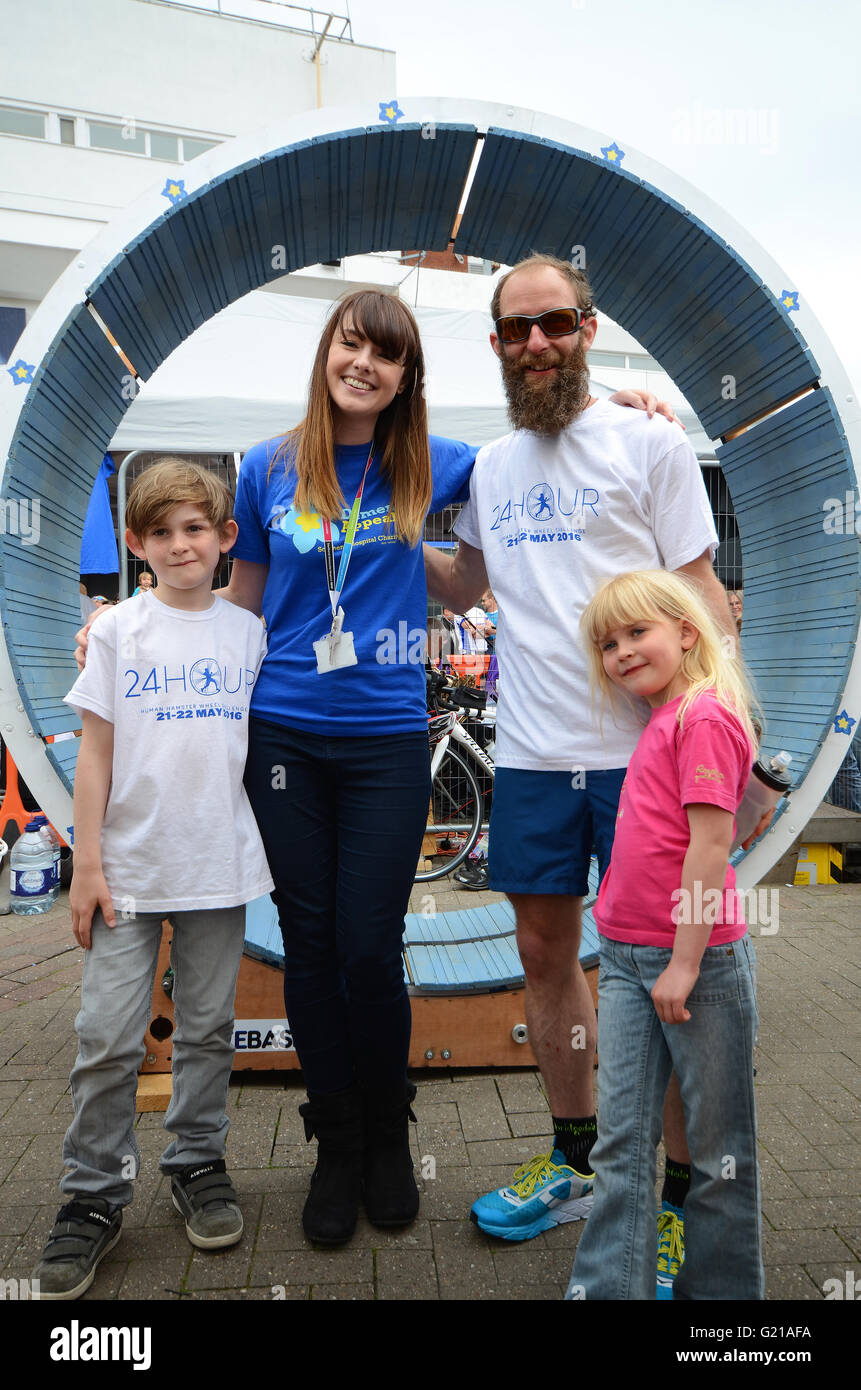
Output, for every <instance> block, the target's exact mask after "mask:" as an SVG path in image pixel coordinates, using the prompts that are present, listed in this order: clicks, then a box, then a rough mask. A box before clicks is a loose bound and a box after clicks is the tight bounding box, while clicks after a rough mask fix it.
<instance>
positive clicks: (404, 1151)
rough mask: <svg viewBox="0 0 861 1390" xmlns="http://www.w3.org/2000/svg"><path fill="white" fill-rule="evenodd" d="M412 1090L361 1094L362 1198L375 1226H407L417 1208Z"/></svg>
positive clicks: (390, 1089) (369, 1089) (399, 1088)
mask: <svg viewBox="0 0 861 1390" xmlns="http://www.w3.org/2000/svg"><path fill="white" fill-rule="evenodd" d="M415 1098H416V1088H415V1086H413V1085H411V1083H410V1082H408V1081H404V1082H403V1083H402V1084H401V1085H400V1086H395V1087H388V1088H386V1089H385V1090H381V1089H380V1088H376V1089H374V1088H372V1087H370V1086H369V1087H367V1088H366V1089H365V1092H364V1150H365V1151H364V1160H363V1180H362V1196H363V1199H364V1203H365V1211H366V1213H367V1216H368V1220H369V1221H371V1222H373V1224H374V1225H375V1226H408V1225H409V1223H410V1222H411V1221H414V1220H415V1218H416V1216H417V1214H418V1209H419V1190H418V1188H417V1187H416V1180H415V1178H414V1177H413V1161H412V1158H411V1156H410V1135H409V1128H410V1120H412V1121H413V1122H415V1118H416V1117H415V1115H414V1114H413V1112H412V1110H411V1108H410V1107H411V1104H412V1102H413V1101H414V1100H415Z"/></svg>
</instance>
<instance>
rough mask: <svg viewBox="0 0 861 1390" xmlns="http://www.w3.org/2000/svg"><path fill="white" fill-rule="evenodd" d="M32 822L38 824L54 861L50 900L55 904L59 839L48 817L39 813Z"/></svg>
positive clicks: (58, 870) (58, 864)
mask: <svg viewBox="0 0 861 1390" xmlns="http://www.w3.org/2000/svg"><path fill="white" fill-rule="evenodd" d="M33 820H34V821H35V822H36V823H37V824H38V826H39V827H40V829H41V831H42V834H43V835H44V836H45V839H46V840H47V841H48V844H49V845H50V846H51V854H52V856H53V860H54V880H53V885H52V888H51V898H52V901H53V902H56V901H57V899H58V898H59V896H60V837H59V835H58V834H57V832H56V830H55V829H54V827H53V825H52V824H51V822H50V821H49V820H48V817H47V816H45V815H42V814H41V812H40V814H39V815H34V816H33Z"/></svg>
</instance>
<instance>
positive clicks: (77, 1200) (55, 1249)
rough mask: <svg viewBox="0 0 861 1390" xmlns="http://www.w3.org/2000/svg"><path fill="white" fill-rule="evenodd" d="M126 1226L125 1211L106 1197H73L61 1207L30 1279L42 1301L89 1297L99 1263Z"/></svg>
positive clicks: (111, 1248)
mask: <svg viewBox="0 0 861 1390" xmlns="http://www.w3.org/2000/svg"><path fill="white" fill-rule="evenodd" d="M122 1224H123V1212H122V1208H121V1207H112V1206H111V1204H110V1202H108V1201H106V1200H105V1198H104V1197H86V1196H83V1197H73V1198H72V1200H71V1202H69V1203H67V1205H66V1206H64V1207H61V1208H60V1210H59V1213H58V1215H57V1220H56V1222H55V1223H54V1227H53V1230H52V1231H51V1234H50V1236H49V1237H48V1243H47V1244H46V1246H45V1249H44V1250H43V1251H42V1254H41V1257H40V1259H39V1263H38V1264H37V1265H36V1267H35V1269H34V1270H33V1273H32V1275H31V1276H30V1277H31V1282H32V1283H33V1284H35V1283H36V1281H37V1280H38V1287H39V1293H38V1297H39V1298H40V1299H61V1298H64V1299H71V1298H80V1296H81V1294H82V1293H86V1291H87V1289H88V1288H89V1287H90V1285H91V1284H92V1282H93V1280H94V1279H95V1277H96V1269H97V1268H98V1264H99V1261H100V1260H101V1259H103V1258H104V1256H105V1255H107V1253H108V1251H109V1250H113V1248H114V1246H115V1245H116V1243H117V1241H118V1240H119V1238H120V1235H121V1231H122ZM34 1296H35V1295H34Z"/></svg>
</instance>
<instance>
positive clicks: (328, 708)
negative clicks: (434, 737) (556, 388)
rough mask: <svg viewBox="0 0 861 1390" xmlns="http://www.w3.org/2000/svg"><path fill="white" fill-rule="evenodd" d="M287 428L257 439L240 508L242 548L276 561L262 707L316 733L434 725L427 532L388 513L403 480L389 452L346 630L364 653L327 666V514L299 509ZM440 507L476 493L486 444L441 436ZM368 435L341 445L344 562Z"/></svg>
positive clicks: (437, 450) (369, 514)
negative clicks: (323, 660)
mask: <svg viewBox="0 0 861 1390" xmlns="http://www.w3.org/2000/svg"><path fill="white" fill-rule="evenodd" d="M281 442H282V440H281V439H270V440H267V441H264V442H263V443H262V444H255V445H254V447H253V448H252V449H249V451H248V453H247V454H246V455H245V457H244V459H243V460H242V466H241V468H240V470H239V485H238V488H237V493H236V507H235V511H234V515H235V517H236V521H237V523H238V525H239V537H238V539H237V542H236V545H235V546H234V547H233V550H232V552H231V553H232V555H233V556H234V558H235V559H239V560H249V561H251V562H252V563H254V564H256V565H268V566H269V576H268V578H267V581H266V588H265V590H264V593H263V616H264V618H265V619H266V629H267V637H268V643H269V649H268V653H267V656H266V659H265V660H264V662H263V666H262V668H261V671H260V675H259V677H258V679H257V684H256V686H255V688H254V695H253V698H252V701H251V713H252V714H254V715H257V716H258V718H260V719H269V720H271V721H272V722H273V723H276V724H286V725H288V726H289V727H291V728H295V729H302V730H306V731H307V732H309V733H315V734H327V733H329V734H333V735H345V736H358V735H363V734H366V735H374V734H384V733H390V732H391V733H409V732H417V731H419V730H422V729H426V728H427V711H426V702H425V674H424V649H425V640H426V631H427V588H426V585H425V571H424V561H423V558H422V547H421V542H419V544H418V545H416V546H413V547H410V546H408V545H406V544H404V542H402V541H398V540H396V539H395V532H394V526H393V525H392V524H391V523H390V524H389V525H388V526H386V524H385V520H386V516H387V514H388V511H389V504H390V501H391V487H390V485H389V483H388V481H387V480H386V479H385V478H383V477H382V475H381V472H380V467H379V458H378V457H375V459H374V462H373V463H372V464H371V467H370V469H369V471H368V477H367V480H366V482H365V490H364V493H363V495H362V507H361V511H360V513H359V524H358V527H357V529H356V537H355V541H354V543H353V552H352V555H351V557H350V564H349V569H348V571H347V578H346V582H345V584H344V589H343V593H342V595H341V606H342V607H343V609H344V614H345V619H344V629H345V631H348V632H352V634H353V641H354V646H355V652H356V657H357V661H358V664H357V665H356V666H345V667H341V668H339V669H337V670H334V671H327V672H326V673H325V674H322V675H321V674H319V673H318V671H317V658H316V655H315V653H314V643H315V642H316V641H317V640H318V639H319V638H320V637H324V636H326V635H327V634H328V632H329V629H330V627H331V625H332V608H331V604H330V602H329V591H328V588H327V584H326V565H325V559H324V554H323V527H322V522H321V518H320V516H319V514H318V513H316V512H310V513H304V514H297V513H296V511H295V510H294V508H293V505H292V504H293V493H294V490H295V486H296V475H295V472H293V471H291V472H290V474H289V475H288V474H287V472H286V470H285V466H284V462H283V458H279V460H278V462H277V463H276V464H275V466H274V468H273V469H272V472H271V476H269V477H268V479H267V474H268V473H269V465H270V463H271V461H272V458H273V456H274V454H275V451H276V449H277V448H278V445H279V444H280V443H281ZM430 446H431V465H432V471H433V496H432V498H431V505H430V511H432V512H433V511H439V510H440V509H441V508H442V507H446V506H448V505H449V504H450V503H452V502H465V501H466V500H467V498H468V496H469V478H470V474H471V472H472V465H473V462H474V459H475V455H476V452H477V451H476V449H474V448H472V447H471V446H470V445H469V444H460V443H457V442H455V441H454V440H451V439H441V438H438V437H436V436H434V435H432V436H431V439H430ZM368 447H369V446H368V445H367V444H359V445H337V446H336V447H335V467H336V470H337V475H338V481H339V483H340V485H341V490H342V492H343V494H344V499H345V504H346V505H345V508H344V512H343V516H342V521H341V523H340V524H339V523H338V522H334V521H333V523H332V540H333V542H334V546H335V572H336V573H337V570H338V565H339V563H340V555H341V550H342V548H343V540H344V526H345V524H346V520H347V518H348V516H349V510H350V507H351V506H352V503H353V499H354V497H355V496H356V493H357V491H358V487H359V483H360V481H361V478H362V474H363V472H364V469H365V464H366V463H367V460H368Z"/></svg>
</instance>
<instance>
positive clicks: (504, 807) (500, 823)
mask: <svg viewBox="0 0 861 1390" xmlns="http://www.w3.org/2000/svg"><path fill="white" fill-rule="evenodd" d="M626 771H627V768H624V767H616V768H611V769H609V770H608V771H605V772H587V773H585V774H580V779H581V780H582V781H583V786H582V787H573V786H572V781H574V780H577V779H576V778H573V777H572V774H571V773H570V772H534V771H532V770H530V769H528V768H518V767H498V768H497V769H496V778H495V781H494V784H493V808H492V810H491V815H490V837H489V839H490V843H489V869H490V887H491V888H492V889H493V890H494V891H495V892H497V893H570V894H573V896H574V897H577V898H582V897H585V896H586V893H587V891H588V886H589V859H590V857H591V855H592V854H593V853H594V854H597V856H598V868H599V870H600V873H601V876H602V878H603V876H604V871H605V870H606V868H607V865H608V864H609V863H610V851H611V850H612V848H613V835H614V832H615V829H616V812H617V811H618V809H619V793H620V792H621V790H622V783H623V781H624V780H625V773H626Z"/></svg>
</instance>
